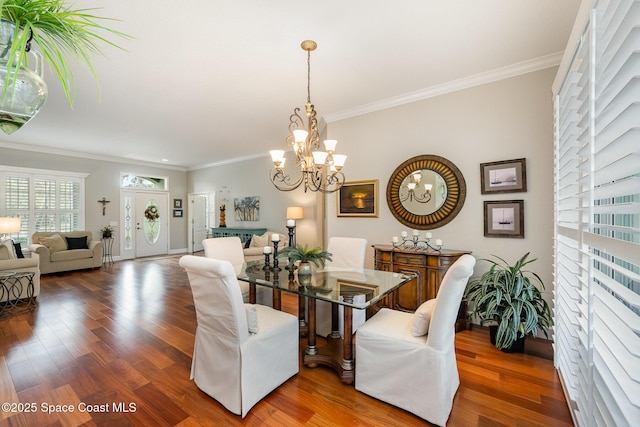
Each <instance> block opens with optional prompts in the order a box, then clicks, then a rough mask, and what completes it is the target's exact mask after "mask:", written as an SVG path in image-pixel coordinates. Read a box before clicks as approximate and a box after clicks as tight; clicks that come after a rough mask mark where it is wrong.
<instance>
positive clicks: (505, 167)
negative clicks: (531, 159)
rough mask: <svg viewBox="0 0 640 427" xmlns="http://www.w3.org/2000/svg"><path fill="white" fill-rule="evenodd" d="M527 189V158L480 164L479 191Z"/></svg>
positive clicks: (501, 191) (524, 190)
mask: <svg viewBox="0 0 640 427" xmlns="http://www.w3.org/2000/svg"><path fill="white" fill-rule="evenodd" d="M526 191H527V159H513V160H502V161H500V162H491V163H481V164H480V192H481V193H482V194H494V193H520V192H526Z"/></svg>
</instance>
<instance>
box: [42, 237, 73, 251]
mask: <svg viewBox="0 0 640 427" xmlns="http://www.w3.org/2000/svg"><path fill="white" fill-rule="evenodd" d="M40 244H41V245H44V246H46V247H47V248H49V252H51V253H52V254H53V253H54V252H59V251H66V250H67V242H66V241H65V240H64V239H63V238H62V236H61V235H59V234H52V235H51V236H49V237H40Z"/></svg>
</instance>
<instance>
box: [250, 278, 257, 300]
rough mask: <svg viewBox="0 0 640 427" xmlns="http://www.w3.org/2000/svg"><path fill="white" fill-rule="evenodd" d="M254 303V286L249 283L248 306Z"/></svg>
mask: <svg viewBox="0 0 640 427" xmlns="http://www.w3.org/2000/svg"><path fill="white" fill-rule="evenodd" d="M255 303H256V284H255V283H249V304H255Z"/></svg>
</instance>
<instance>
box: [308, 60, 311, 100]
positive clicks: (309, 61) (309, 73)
mask: <svg viewBox="0 0 640 427" xmlns="http://www.w3.org/2000/svg"><path fill="white" fill-rule="evenodd" d="M307 103H309V104H311V51H310V50H308V51H307Z"/></svg>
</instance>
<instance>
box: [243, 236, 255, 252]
mask: <svg viewBox="0 0 640 427" xmlns="http://www.w3.org/2000/svg"><path fill="white" fill-rule="evenodd" d="M251 240H253V239H251V237H249V238H248V239H247V241H246V242H244V248H245V249H248V248H250V247H251Z"/></svg>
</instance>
